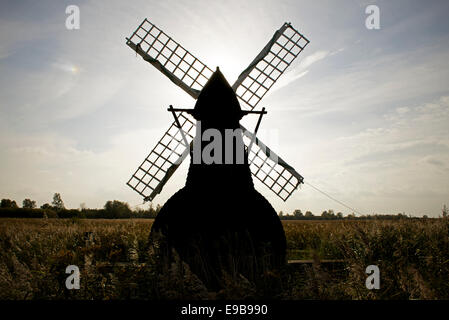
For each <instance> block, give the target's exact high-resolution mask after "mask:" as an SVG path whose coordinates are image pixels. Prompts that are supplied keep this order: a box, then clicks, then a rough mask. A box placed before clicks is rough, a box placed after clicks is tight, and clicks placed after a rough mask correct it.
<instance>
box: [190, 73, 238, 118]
mask: <svg viewBox="0 0 449 320" xmlns="http://www.w3.org/2000/svg"><path fill="white" fill-rule="evenodd" d="M242 115H243V114H242V109H241V108H240V104H239V101H238V99H237V96H236V95H235V92H234V90H232V87H231V86H230V85H229V83H228V81H227V80H226V78H225V77H224V75H223V74H222V73H221V71H220V69H219V68H218V67H217V70H216V71H215V72H214V73H213V74H212V76H211V77H210V79H209V80H208V81H207V83H206V84H205V85H204V87H203V89H202V90H201V92H200V95H199V96H198V100H197V101H196V104H195V107H194V109H193V116H194V117H195V119H196V120H202V121H203V120H220V121H221V122H224V121H227V120H228V121H229V120H237V121H238V120H240V119H241V118H242Z"/></svg>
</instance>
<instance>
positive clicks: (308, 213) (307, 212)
mask: <svg viewBox="0 0 449 320" xmlns="http://www.w3.org/2000/svg"><path fill="white" fill-rule="evenodd" d="M305 216H306V217H307V218H311V217H313V213H312V212H311V211H306V215H305Z"/></svg>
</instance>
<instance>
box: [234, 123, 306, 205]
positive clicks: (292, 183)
mask: <svg viewBox="0 0 449 320" xmlns="http://www.w3.org/2000/svg"><path fill="white" fill-rule="evenodd" d="M241 128H242V132H243V142H244V143H245V145H246V146H247V147H248V146H249V145H250V144H251V141H254V143H253V144H252V146H251V149H250V152H249V154H248V162H249V163H250V169H251V173H252V174H253V176H255V177H256V178H257V179H258V180H260V181H261V182H262V183H263V184H264V185H266V186H267V187H268V188H269V189H270V190H271V191H273V192H274V193H275V194H276V195H277V196H278V197H279V198H281V199H282V200H284V201H286V200H287V199H288V198H289V197H290V195H291V194H292V193H293V192H294V191H295V190H296V189H297V188H298V186H299V185H300V184H302V183H303V181H304V178H303V177H302V176H301V175H300V174H299V173H298V172H296V170H295V169H293V167H292V166H290V165H289V164H287V163H286V162H285V161H284V160H282V159H281V158H280V157H279V156H278V155H277V154H276V153H275V152H274V151H273V150H271V149H270V148H268V147H267V146H266V145H265V144H264V143H263V142H262V141H261V140H260V139H258V138H256V137H255V136H254V134H253V133H251V132H250V131H248V130H246V129H245V128H244V127H243V126H241Z"/></svg>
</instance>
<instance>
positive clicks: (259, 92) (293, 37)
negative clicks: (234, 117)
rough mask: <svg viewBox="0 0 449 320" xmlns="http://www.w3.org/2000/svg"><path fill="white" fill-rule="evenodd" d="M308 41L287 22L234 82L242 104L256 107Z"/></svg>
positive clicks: (251, 108) (247, 107) (250, 108)
mask: <svg viewBox="0 0 449 320" xmlns="http://www.w3.org/2000/svg"><path fill="white" fill-rule="evenodd" d="M308 44H309V40H308V39H307V38H305V37H304V36H303V35H302V34H301V33H299V32H298V31H297V30H295V29H294V28H293V27H292V26H291V24H290V23H284V25H283V26H282V27H281V28H280V29H279V30H277V31H276V32H275V34H274V35H273V37H272V38H271V40H270V41H269V42H268V43H267V45H266V46H265V47H264V48H263V49H262V51H261V52H260V53H259V54H258V55H257V56H256V58H255V59H254V60H253V61H252V62H251V63H250V64H249V66H248V67H247V68H246V69H245V70H244V71H243V72H242V73H241V74H240V76H239V77H238V78H237V80H236V82H235V83H234V85H233V86H232V88H233V89H234V91H235V93H236V95H237V97H238V98H239V100H240V104H241V106H242V107H243V108H244V109H247V110H253V109H254V108H255V107H256V105H257V104H258V103H259V101H260V100H262V98H263V97H264V96H265V94H266V93H267V92H268V90H270V89H271V87H272V86H273V85H274V83H275V82H276V81H277V80H278V79H279V77H280V76H281V75H282V74H283V73H284V72H285V70H286V69H287V68H288V67H289V66H290V65H291V64H292V62H293V60H295V59H296V57H297V56H298V55H299V54H300V53H301V52H302V50H304V48H305V47H306V46H307V45H308ZM242 102H243V103H242Z"/></svg>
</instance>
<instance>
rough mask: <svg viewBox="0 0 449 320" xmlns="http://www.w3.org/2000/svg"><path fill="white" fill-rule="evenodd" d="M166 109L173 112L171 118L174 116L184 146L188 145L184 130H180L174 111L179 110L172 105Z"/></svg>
mask: <svg viewBox="0 0 449 320" xmlns="http://www.w3.org/2000/svg"><path fill="white" fill-rule="evenodd" d="M167 110H168V111H170V112H171V113H172V114H173V118H175V122H176V126H177V127H178V129H179V131H180V132H181V136H182V139H183V140H184V143H185V145H186V147H188V145H189V143H188V142H187V138H186V136H185V134H184V131H183V130H182V127H181V124H180V123H179V120H178V116H177V115H176V113H175V111H179V110H176V109H174V108H173V106H172V105H170V107H169V108H168V109H167Z"/></svg>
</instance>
